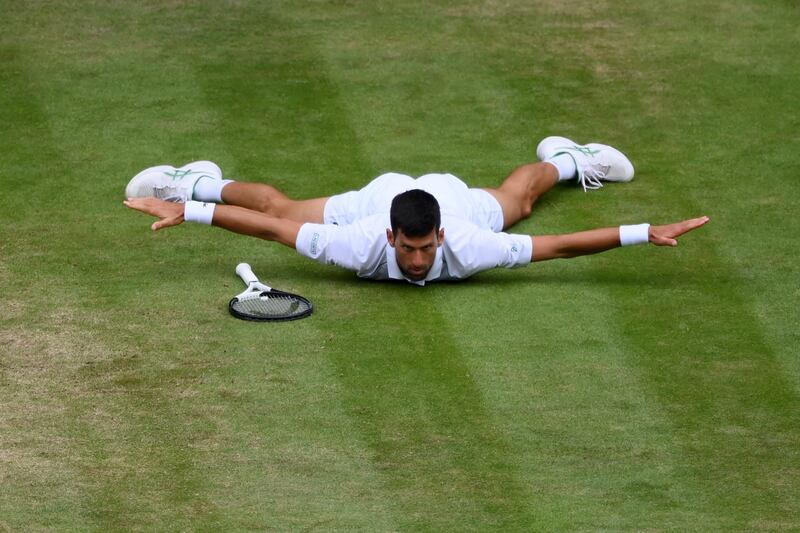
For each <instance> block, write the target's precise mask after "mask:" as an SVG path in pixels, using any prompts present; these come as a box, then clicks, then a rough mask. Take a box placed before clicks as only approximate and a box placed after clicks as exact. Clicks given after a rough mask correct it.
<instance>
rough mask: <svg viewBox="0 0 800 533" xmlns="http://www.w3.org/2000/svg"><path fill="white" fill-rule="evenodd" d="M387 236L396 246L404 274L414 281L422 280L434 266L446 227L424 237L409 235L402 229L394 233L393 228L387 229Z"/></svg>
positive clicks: (398, 263)
mask: <svg viewBox="0 0 800 533" xmlns="http://www.w3.org/2000/svg"><path fill="white" fill-rule="evenodd" d="M386 238H388V239H389V244H391V245H392V246H393V247H394V250H395V257H396V258H397V266H399V267H400V270H401V271H402V272H403V275H405V277H407V278H408V279H410V280H412V281H422V280H424V279H425V276H427V275H428V272H429V271H430V269H431V267H433V261H434V259H436V249H437V248H438V247H439V246H441V245H442V242H443V241H444V228H442V229H440V230H439V231H438V232H436V231H435V230H434V231H432V232H430V233H429V234H428V235H425V236H423V237H408V236H406V235H405V234H404V233H403V232H402V231H400V230H398V231H397V235H393V234H392V230H390V229H387V230H386Z"/></svg>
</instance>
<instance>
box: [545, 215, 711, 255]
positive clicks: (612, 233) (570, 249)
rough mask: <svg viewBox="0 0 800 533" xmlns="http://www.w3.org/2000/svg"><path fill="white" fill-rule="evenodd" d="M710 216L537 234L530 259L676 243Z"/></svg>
mask: <svg viewBox="0 0 800 533" xmlns="http://www.w3.org/2000/svg"><path fill="white" fill-rule="evenodd" d="M708 220H709V218H708V217H705V216H704V217H699V218H692V219H688V220H683V221H681V222H676V223H674V224H665V225H661V226H649V227H646V225H639V226H620V227H614V228H599V229H593V230H588V231H580V232H577V233H567V234H563V235H536V236H533V237H531V239H532V241H533V255H532V257H531V261H547V260H549V259H566V258H570V257H578V256H581V255H591V254H596V253H600V252H605V251H606V250H611V249H613V248H618V247H620V246H624V245H627V244H646V243H651V244H655V245H656V246H677V245H678V240H677V239H678V237H680V236H681V235H683V234H685V233H688V232H690V231H692V230H695V229H697V228H699V227H700V226H702V225H704V224H705V223H706V222H708Z"/></svg>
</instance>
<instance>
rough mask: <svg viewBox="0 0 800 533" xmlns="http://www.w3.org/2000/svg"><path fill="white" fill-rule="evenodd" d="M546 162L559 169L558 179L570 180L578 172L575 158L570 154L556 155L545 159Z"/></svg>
mask: <svg viewBox="0 0 800 533" xmlns="http://www.w3.org/2000/svg"><path fill="white" fill-rule="evenodd" d="M544 162H545V163H550V164H551V165H553V166H554V167H556V170H558V181H565V180H570V179H572V178H574V177H575V175H576V174H577V173H578V167H577V166H576V165H575V160H574V159H572V156H571V155H569V154H558V155H554V156H553V157H551V158H549V159H545V161H544Z"/></svg>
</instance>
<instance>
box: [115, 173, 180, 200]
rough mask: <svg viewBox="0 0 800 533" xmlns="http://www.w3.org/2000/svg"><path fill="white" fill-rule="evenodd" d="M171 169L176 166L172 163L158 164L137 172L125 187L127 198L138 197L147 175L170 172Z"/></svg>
mask: <svg viewBox="0 0 800 533" xmlns="http://www.w3.org/2000/svg"><path fill="white" fill-rule="evenodd" d="M170 170H175V167H173V166H170V165H158V166H155V167H150V168H146V169H144V170H142V171H141V172H139V173H138V174H136V175H135V176H134V177H133V178H131V180H130V181H129V182H128V185H127V186H126V187H125V198H136V197H137V196H136V191H137V189H138V188H139V184H140V183H141V182H142V181H144V178H145V176H147V175H149V174H151V173H153V172H161V173H163V172H168V171H170Z"/></svg>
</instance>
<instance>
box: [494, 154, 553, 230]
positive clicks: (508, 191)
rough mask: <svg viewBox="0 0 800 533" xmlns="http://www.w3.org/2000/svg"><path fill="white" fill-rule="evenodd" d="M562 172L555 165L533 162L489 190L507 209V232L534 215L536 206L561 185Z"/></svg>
mask: <svg viewBox="0 0 800 533" xmlns="http://www.w3.org/2000/svg"><path fill="white" fill-rule="evenodd" d="M558 178H559V171H558V169H557V168H556V167H555V166H554V165H553V164H551V163H541V162H540V163H530V164H527V165H522V166H521V167H519V168H517V169H516V170H514V172H512V173H511V174H510V175H509V176H508V177H507V178H506V179H505V180H504V181H503V183H502V184H501V185H500V186H499V187H497V188H494V189H492V188H486V189H484V190H485V191H486V192H488V193H489V194H491V195H492V196H494V197H495V199H496V200H497V201H498V202H499V203H500V207H501V208H502V210H503V229H506V228H508V227H509V226H513V225H514V224H516V223H517V222H519V221H520V220H522V219H523V218H528V217H529V216H530V214H531V210H532V208H533V204H535V203H536V201H537V200H538V199H539V198H540V197H541V196H542V195H543V194H544V193H546V192H547V191H549V190H550V189H552V188H553V186H554V185H555V184H556V183H558Z"/></svg>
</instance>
